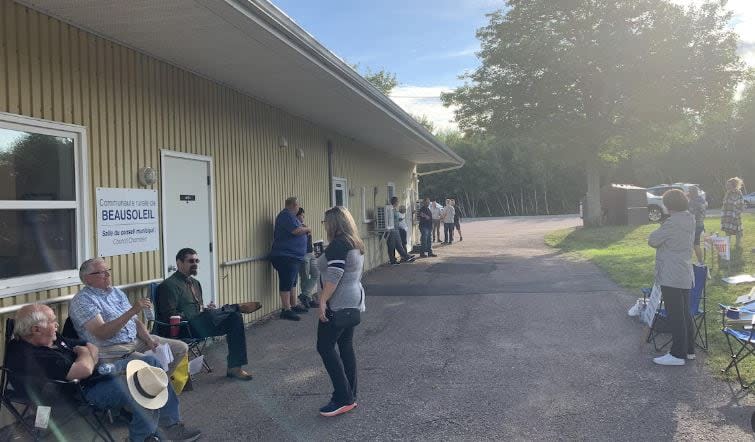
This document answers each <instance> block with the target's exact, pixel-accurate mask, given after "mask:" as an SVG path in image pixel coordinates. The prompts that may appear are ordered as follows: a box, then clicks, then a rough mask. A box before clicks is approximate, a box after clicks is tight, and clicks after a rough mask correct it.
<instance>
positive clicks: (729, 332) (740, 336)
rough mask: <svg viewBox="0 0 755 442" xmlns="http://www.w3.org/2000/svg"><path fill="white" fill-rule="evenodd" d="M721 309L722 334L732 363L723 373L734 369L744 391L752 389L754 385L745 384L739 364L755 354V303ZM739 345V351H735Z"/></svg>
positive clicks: (721, 306) (722, 307) (722, 306)
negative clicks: (751, 386)
mask: <svg viewBox="0 0 755 442" xmlns="http://www.w3.org/2000/svg"><path fill="white" fill-rule="evenodd" d="M718 306H719V307H720V308H721V332H722V333H723V334H724V336H726V344H727V345H728V346H729V356H730V358H731V361H729V365H727V366H726V368H724V369H722V370H721V372H722V373H728V371H729V370H731V368H732V367H734V369H735V371H736V372H737V380H738V381H739V385H741V386H742V389H747V388H750V385H752V384H745V382H744V380H743V379H742V374H741V373H740V372H739V363H740V362H742V361H743V360H745V359H747V358H748V357H750V356H752V355H753V354H755V302H752V303H749V304H746V305H743V306H741V307H733V306H729V305H724V304H719V305H718ZM736 344H739V348H738V349H737V351H734V349H735V346H736Z"/></svg>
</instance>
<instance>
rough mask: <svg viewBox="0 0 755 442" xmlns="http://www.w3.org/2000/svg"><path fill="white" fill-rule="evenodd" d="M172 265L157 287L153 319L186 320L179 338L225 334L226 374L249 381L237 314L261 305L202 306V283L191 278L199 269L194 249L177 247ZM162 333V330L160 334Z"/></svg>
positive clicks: (243, 336) (241, 320)
mask: <svg viewBox="0 0 755 442" xmlns="http://www.w3.org/2000/svg"><path fill="white" fill-rule="evenodd" d="M176 267H177V270H176V272H175V273H173V275H171V276H170V277H169V278H167V279H166V280H165V281H163V282H162V283H161V284H160V286H159V287H158V292H157V315H156V316H157V320H158V321H160V322H164V323H166V324H167V323H169V322H170V317H171V316H180V317H181V320H182V321H188V323H189V324H188V328H189V330H186V329H185V328H184V329H183V330H180V333H181V334H180V335H179V337H182V338H187V337H193V338H207V337H210V336H225V337H226V342H227V343H228V358H227V361H228V370H227V372H226V375H227V376H228V377H231V378H236V379H241V380H244V381H249V380H251V379H252V375H251V374H249V373H247V372H246V371H244V370H243V369H242V368H241V367H242V366H243V365H246V364H247V358H246V331H245V329H244V319H243V318H242V317H241V313H252V312H254V311H257V310H259V309H260V307H262V304H260V303H259V302H246V303H243V304H226V305H224V306H223V307H221V308H217V307H216V306H215V304H213V303H210V304H208V305H207V306H203V300H202V285H201V284H200V283H199V281H197V280H196V279H195V278H194V277H195V276H196V275H197V269H198V268H199V255H197V252H196V250H194V249H190V248H183V249H181V250H179V251H178V253H177V254H176ZM166 333H167V331H166V330H163V331H161V333H160V334H166ZM189 333H190V334H189Z"/></svg>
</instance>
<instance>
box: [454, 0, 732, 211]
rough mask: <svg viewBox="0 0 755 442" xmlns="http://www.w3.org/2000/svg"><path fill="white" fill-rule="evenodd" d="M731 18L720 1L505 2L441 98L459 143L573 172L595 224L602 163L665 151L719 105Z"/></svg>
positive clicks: (727, 91)
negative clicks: (582, 182) (503, 143)
mask: <svg viewBox="0 0 755 442" xmlns="http://www.w3.org/2000/svg"><path fill="white" fill-rule="evenodd" d="M730 18H731V15H730V14H729V13H727V12H726V10H725V9H724V6H723V5H722V3H721V2H710V3H706V4H703V5H702V6H700V7H689V8H687V9H684V8H682V7H679V6H677V5H674V4H671V3H670V2H668V1H666V0H623V1H620V2H617V1H614V0H560V1H557V2H556V1H551V0H508V1H507V8H506V9H505V10H504V11H498V12H496V13H493V14H491V15H490V23H489V24H488V25H487V26H485V27H484V28H482V29H481V30H479V31H478V34H477V35H478V38H479V39H480V40H481V47H482V50H481V52H480V59H481V62H482V64H481V66H480V67H479V68H478V69H477V70H475V71H474V72H472V73H470V74H468V75H466V76H465V77H463V78H465V79H466V83H465V84H464V85H463V86H462V87H460V88H458V89H456V90H455V91H454V92H451V93H449V94H444V95H443V96H442V98H443V100H444V103H445V104H446V105H452V104H454V105H457V111H456V120H457V122H458V124H459V126H460V127H461V128H462V129H463V130H465V131H466V132H468V133H470V134H486V135H487V136H489V137H494V138H496V139H506V138H515V139H517V140H519V141H517V144H520V145H521V146H522V147H521V148H519V149H517V151H519V150H532V151H533V154H534V153H537V155H536V157H538V158H546V157H547V158H552V159H553V163H554V164H562V163H568V164H569V165H572V166H574V165H579V166H580V167H584V169H585V172H586V175H587V178H588V179H587V188H588V199H589V200H590V205H589V206H590V209H591V211H590V214H589V217H590V218H591V219H593V220H598V219H599V218H600V207H599V199H598V198H597V196H598V195H597V192H598V188H599V184H600V175H599V174H600V173H601V172H603V171H605V167H606V166H607V165H610V164H612V165H614V166H615V165H616V164H618V163H620V162H622V161H625V160H626V159H628V158H630V157H632V155H634V154H637V153H641V152H643V151H647V152H658V151H662V150H668V149H669V146H671V145H673V144H675V143H676V144H678V143H679V142H680V140H681V141H683V140H684V138H685V137H686V136H688V134H689V131H688V130H687V128H688V127H690V126H694V125H696V124H698V123H699V122H700V121H702V120H703V119H704V118H705V116H707V115H709V114H711V113H714V112H716V111H717V110H719V109H720V108H721V106H722V104H724V103H727V102H729V101H730V98H731V95H732V92H733V90H734V87H735V85H736V84H737V82H738V81H739V80H740V79H741V75H742V65H741V62H740V60H739V58H738V56H737V55H736V47H737V38H736V34H734V33H733V31H731V29H730V28H729V27H728V26H727V24H728V21H729V20H730ZM677 136H678V137H680V138H679V139H678V138H677ZM545 166H547V165H541V166H540V167H539V168H538V169H539V170H537V171H535V172H540V173H547V172H548V170H547V167H545ZM527 172H532V171H529V170H528V171H517V173H527ZM533 173H534V172H533Z"/></svg>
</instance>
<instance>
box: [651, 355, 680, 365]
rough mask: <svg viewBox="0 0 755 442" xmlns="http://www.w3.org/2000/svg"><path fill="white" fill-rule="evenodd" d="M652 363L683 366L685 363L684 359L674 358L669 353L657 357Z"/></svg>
mask: <svg viewBox="0 0 755 442" xmlns="http://www.w3.org/2000/svg"><path fill="white" fill-rule="evenodd" d="M653 362H655V363H656V364H658V365H684V363H685V361H684V359H679V358H677V357H674V356H672V355H671V353H666V354H665V355H663V356H659V357H657V358H655V359H653Z"/></svg>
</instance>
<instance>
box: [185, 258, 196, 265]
mask: <svg viewBox="0 0 755 442" xmlns="http://www.w3.org/2000/svg"><path fill="white" fill-rule="evenodd" d="M184 262H188V263H189V264H199V258H196V259H194V258H192V259H184Z"/></svg>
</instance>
